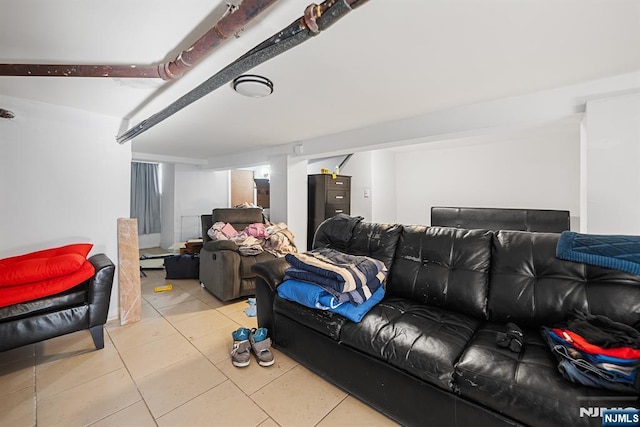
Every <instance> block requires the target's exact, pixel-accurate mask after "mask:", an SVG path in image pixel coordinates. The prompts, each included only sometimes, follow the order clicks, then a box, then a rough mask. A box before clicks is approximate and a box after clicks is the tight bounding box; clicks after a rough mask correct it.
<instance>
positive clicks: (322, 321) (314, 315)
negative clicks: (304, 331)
mask: <svg viewBox="0 0 640 427" xmlns="http://www.w3.org/2000/svg"><path fill="white" fill-rule="evenodd" d="M273 310H274V311H275V312H276V313H278V314H281V315H283V316H286V317H289V318H290V319H294V320H295V321H296V322H298V323H301V324H303V325H305V326H307V327H309V328H311V329H313V330H315V331H317V332H320V333H321V334H323V335H326V336H328V337H330V338H332V339H334V340H336V341H337V340H338V339H339V338H340V330H341V328H342V326H343V325H344V324H345V323H347V322H349V321H348V320H347V319H346V318H345V317H342V316H340V315H338V314H335V313H332V312H330V311H323V310H315V309H313V308H309V307H305V306H304V305H302V304H298V303H296V302H293V301H287V300H286V299H283V298H280V297H279V296H277V295H276V296H275V298H274V301H273Z"/></svg>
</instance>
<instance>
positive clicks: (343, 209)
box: [324, 203, 351, 218]
mask: <svg viewBox="0 0 640 427" xmlns="http://www.w3.org/2000/svg"><path fill="white" fill-rule="evenodd" d="M341 213H343V214H347V215H350V214H351V209H349V204H348V203H347V204H344V205H337V204H336V205H327V206H325V209H324V216H325V218H329V217H332V216H334V215H338V214H341Z"/></svg>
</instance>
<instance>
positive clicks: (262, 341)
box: [249, 328, 276, 366]
mask: <svg viewBox="0 0 640 427" xmlns="http://www.w3.org/2000/svg"><path fill="white" fill-rule="evenodd" d="M249 341H250V342H251V350H253V353H254V354H255V355H256V359H258V364H259V365H260V366H271V365H273V364H274V363H275V361H276V360H275V358H274V357H273V353H272V352H271V338H269V337H268V336H267V329H266V328H258V329H255V328H254V329H252V330H251V334H250V335H249Z"/></svg>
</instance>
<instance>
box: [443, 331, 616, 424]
mask: <svg viewBox="0 0 640 427" xmlns="http://www.w3.org/2000/svg"><path fill="white" fill-rule="evenodd" d="M504 330H505V326H504V325H503V324H499V323H493V322H491V323H486V324H484V325H482V327H480V328H479V329H478V331H477V332H476V334H475V336H474V337H473V339H472V340H471V342H470V343H469V346H468V347H467V349H466V350H465V351H464V353H463V354H462V356H461V358H460V361H459V362H458V363H457V364H456V366H455V374H454V379H455V383H456V387H457V390H458V392H459V393H460V395H461V396H463V397H467V398H469V399H471V400H474V401H476V402H478V403H481V404H483V405H486V406H488V407H490V408H492V409H494V410H497V411H498V412H500V413H502V414H505V415H506V416H508V417H512V418H514V419H517V420H520V421H522V422H524V423H525V424H528V425H531V426H545V427H546V426H556V425H557V426H577V425H592V423H593V422H594V421H597V423H596V424H595V425H600V419H599V418H598V419H593V420H592V419H589V417H584V416H583V417H581V416H580V407H581V406H583V407H588V406H590V405H592V403H589V401H588V398H589V396H592V397H593V396H595V398H594V400H597V398H598V397H602V396H605V398H606V397H607V396H614V394H613V393H611V392H607V391H605V390H600V389H596V388H588V387H582V386H580V385H577V384H573V383H570V382H568V381H566V380H564V379H563V378H562V376H560V375H559V373H558V370H557V365H558V361H557V360H556V359H555V358H554V357H553V355H552V354H551V352H550V351H549V347H548V345H547V344H546V343H545V342H544V340H543V339H542V336H541V334H540V332H539V331H538V329H524V330H523V334H524V345H523V349H522V351H521V352H519V353H515V352H513V351H511V350H509V349H508V348H503V347H498V346H497V345H496V334H497V333H498V332H504ZM578 398H584V400H579V399H578ZM600 403H602V402H600ZM608 403H610V402H608ZM598 406H602V405H601V404H600V405H598Z"/></svg>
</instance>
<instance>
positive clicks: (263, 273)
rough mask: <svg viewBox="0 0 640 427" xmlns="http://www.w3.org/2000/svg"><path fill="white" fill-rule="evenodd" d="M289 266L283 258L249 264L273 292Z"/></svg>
mask: <svg viewBox="0 0 640 427" xmlns="http://www.w3.org/2000/svg"><path fill="white" fill-rule="evenodd" d="M289 267H291V265H290V264H289V263H288V262H287V261H286V260H285V259H284V258H276V259H272V260H269V261H263V262H259V263H257V264H254V265H252V266H251V270H252V271H253V272H254V273H256V274H257V275H258V276H260V277H261V278H262V280H264V282H265V284H267V286H269V288H270V289H271V290H272V291H274V292H275V290H276V288H277V287H278V286H279V285H280V283H282V280H283V279H284V271H285V270H286V269H287V268H289Z"/></svg>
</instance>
